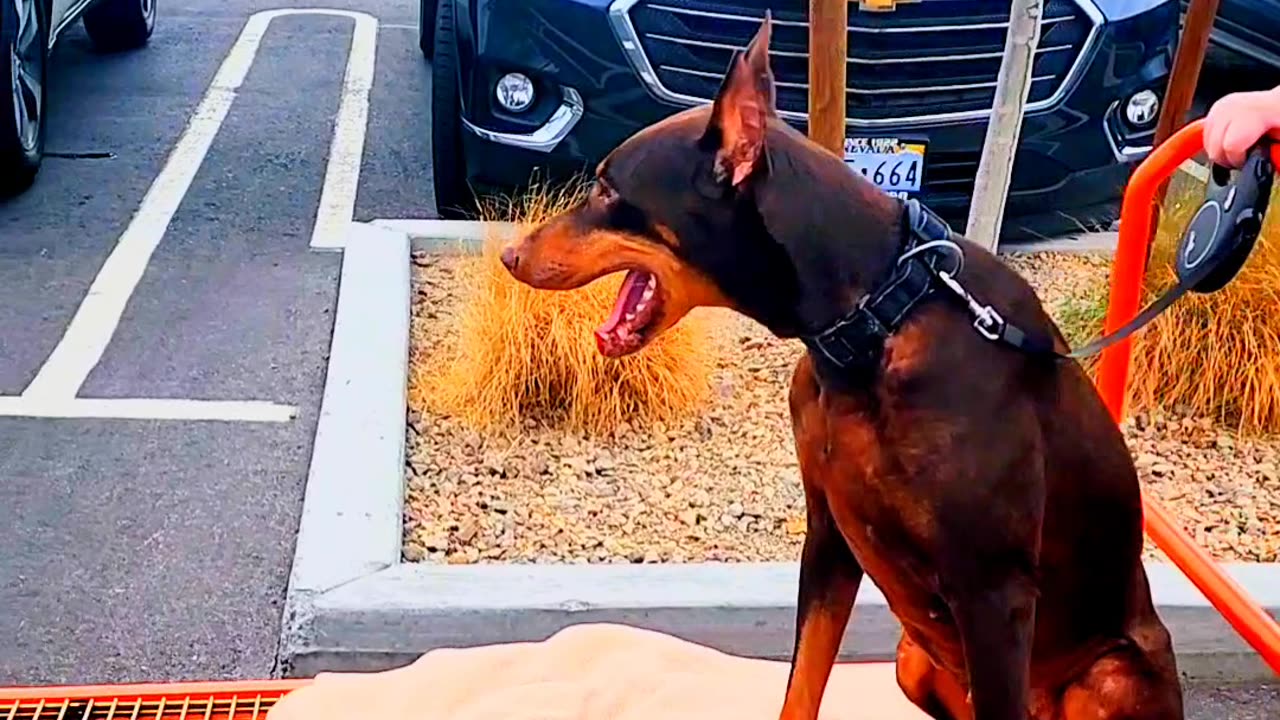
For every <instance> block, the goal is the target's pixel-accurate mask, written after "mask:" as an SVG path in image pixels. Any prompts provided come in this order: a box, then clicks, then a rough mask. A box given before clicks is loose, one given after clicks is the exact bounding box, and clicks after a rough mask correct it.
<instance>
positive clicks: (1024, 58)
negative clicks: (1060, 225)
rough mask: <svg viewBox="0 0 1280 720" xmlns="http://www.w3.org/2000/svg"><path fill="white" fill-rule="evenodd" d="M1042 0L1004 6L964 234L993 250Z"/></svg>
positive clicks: (1036, 41)
mask: <svg viewBox="0 0 1280 720" xmlns="http://www.w3.org/2000/svg"><path fill="white" fill-rule="evenodd" d="M1043 9H1044V5H1043V2H1042V0H1013V2H1012V4H1011V6H1010V8H1009V31H1008V34H1007V35H1006V36H1005V44H1004V58H1003V59H1002V60H1001V61H1000V73H999V75H997V76H996V96H995V101H994V102H993V103H992V107H991V120H990V121H989V122H988V123H987V137H986V140H985V141H984V142H983V144H982V159H981V160H980V161H979V163H978V174H977V177H975V178H974V186H973V199H972V201H971V202H970V204H969V223H968V226H967V228H966V230H965V236H966V237H968V238H969V239H970V240H972V241H974V242H976V243H978V244H980V245H983V246H985V247H986V248H987V249H988V250H990V251H991V252H995V251H996V247H997V246H998V245H999V243H1000V228H1001V226H1002V225H1003V224H1004V207H1005V202H1006V201H1007V200H1008V195H1009V183H1010V181H1011V179H1012V177H1013V159H1014V156H1015V154H1016V153H1017V150H1018V138H1019V136H1020V135H1021V133H1022V109H1023V107H1024V106H1025V105H1026V103H1027V95H1028V94H1029V93H1030V91H1031V78H1032V76H1033V72H1032V70H1033V66H1034V65H1035V59H1036V47H1037V46H1039V44H1040V18H1041V15H1042V14H1043V13H1042V11H1043Z"/></svg>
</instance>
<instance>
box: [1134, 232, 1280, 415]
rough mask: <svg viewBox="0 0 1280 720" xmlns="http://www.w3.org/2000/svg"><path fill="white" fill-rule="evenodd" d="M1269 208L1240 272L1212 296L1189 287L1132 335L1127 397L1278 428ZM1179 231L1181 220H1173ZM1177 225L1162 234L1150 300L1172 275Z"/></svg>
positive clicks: (1279, 244) (1275, 248) (1279, 264)
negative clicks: (1139, 332) (1267, 217)
mask: <svg viewBox="0 0 1280 720" xmlns="http://www.w3.org/2000/svg"><path fill="white" fill-rule="evenodd" d="M1277 220H1278V219H1277V218H1276V217H1275V215H1274V214H1273V215H1272V216H1271V217H1270V218H1269V219H1268V220H1267V223H1266V226H1265V227H1264V228H1263V232H1262V233H1261V235H1260V236H1259V238H1258V243H1257V246H1256V247H1255V248H1254V250H1253V254H1252V255H1251V256H1250V257H1249V260H1248V262H1246V263H1245V265H1244V267H1243V268H1241V270H1240V274H1239V275H1237V276H1236V278H1235V279H1234V280H1233V281H1232V282H1231V283H1230V284H1229V285H1227V286H1226V287H1224V288H1223V289H1222V290H1219V291H1218V292H1216V293H1213V294H1210V295H1199V294H1195V293H1189V294H1187V295H1186V296H1184V297H1183V298H1182V299H1181V300H1179V301H1178V302H1176V303H1174V305H1173V306H1172V307H1170V308H1169V310H1168V311H1166V312H1165V313H1164V315H1162V316H1161V317H1160V318H1159V319H1157V320H1156V321H1155V322H1153V323H1152V324H1151V326H1150V327H1149V328H1148V329H1147V330H1146V331H1145V332H1143V333H1141V334H1140V335H1139V336H1138V338H1137V340H1136V341H1135V342H1134V355H1133V380H1132V381H1131V383H1130V388H1131V390H1130V393H1131V403H1132V405H1133V408H1134V409H1135V410H1138V411H1141V410H1152V409H1156V408H1159V407H1167V408H1185V409H1187V410H1188V411H1190V412H1192V413H1194V414H1196V415H1202V416H1206V417H1212V418H1214V419H1216V420H1218V421H1220V422H1227V423H1231V424H1234V425H1236V426H1237V428H1238V429H1239V430H1241V431H1245V432H1276V431H1280V222H1277ZM1171 224H1172V225H1173V227H1174V228H1176V229H1178V230H1180V229H1181V228H1182V227H1184V226H1185V221H1184V222H1182V223H1176V224H1174V223H1171ZM1177 239H1178V235H1177V233H1175V232H1168V233H1161V237H1160V238H1159V241H1158V242H1157V243H1156V245H1155V248H1154V250H1153V252H1152V258H1151V267H1150V269H1149V271H1148V274H1147V280H1146V294H1147V296H1148V299H1152V298H1154V297H1156V294H1157V293H1158V292H1162V291H1163V290H1164V289H1165V288H1168V287H1171V286H1172V285H1173V284H1174V283H1176V282H1177V276H1176V275H1175V273H1174V270H1173V267H1174V253H1175V251H1176V247H1175V243H1176V242H1177Z"/></svg>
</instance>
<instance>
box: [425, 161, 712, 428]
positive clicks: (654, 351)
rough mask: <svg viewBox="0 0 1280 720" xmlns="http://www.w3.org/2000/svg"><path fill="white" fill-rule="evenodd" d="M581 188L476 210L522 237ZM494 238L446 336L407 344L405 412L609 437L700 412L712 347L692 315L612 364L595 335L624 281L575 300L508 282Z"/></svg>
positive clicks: (570, 294)
mask: <svg viewBox="0 0 1280 720" xmlns="http://www.w3.org/2000/svg"><path fill="white" fill-rule="evenodd" d="M581 192H582V188H581V186H580V185H575V186H569V187H564V188H562V189H559V190H551V189H547V188H540V187H535V189H534V190H533V191H532V192H530V193H527V194H524V195H522V196H521V197H519V198H517V199H515V200H514V201H512V200H508V201H505V202H502V203H492V204H490V205H489V206H488V207H486V208H482V218H483V219H485V220H490V221H492V220H495V219H498V218H509V219H512V220H514V221H515V222H516V223H517V225H518V226H521V227H531V226H533V225H535V224H537V223H539V222H541V221H542V220H543V219H545V218H547V217H549V216H551V215H553V214H554V213H556V212H557V211H558V210H560V209H562V208H564V207H566V206H568V205H569V204H571V203H572V202H573V201H574V200H576V199H577V198H579V197H580V193H581ZM501 245H502V239H501V238H499V237H498V236H497V233H492V234H491V235H490V237H488V238H486V241H485V244H484V249H483V252H482V253H481V256H480V257H479V258H477V259H474V260H472V261H470V262H466V263H464V264H462V271H461V273H460V275H459V276H458V277H457V281H458V283H459V286H460V290H459V295H460V297H461V301H460V307H459V308H458V310H457V313H456V316H455V320H454V322H455V323H456V326H455V328H454V330H455V332H452V333H450V334H449V336H448V337H446V338H426V339H424V340H422V341H419V342H418V343H416V344H417V345H418V346H419V347H422V348H431V346H433V345H434V346H435V347H434V348H431V349H430V350H427V351H424V354H425V355H426V356H425V357H422V358H420V361H418V362H416V363H414V365H415V374H414V376H413V377H411V378H410V406H411V407H416V408H426V409H429V410H431V411H434V412H437V413H441V414H446V415H451V416H453V417H457V418H459V419H460V420H462V421H463V422H465V423H466V424H468V425H470V426H472V427H473V428H475V429H477V430H493V429H501V428H518V427H520V426H521V424H522V423H524V422H525V421H534V422H539V423H546V424H550V425H556V426H562V427H567V428H569V429H572V430H575V431H583V432H587V433H591V434H607V433H611V432H614V431H615V430H617V429H619V428H621V427H623V425H624V423H627V424H629V425H631V426H635V425H637V424H650V423H655V422H661V423H667V422H670V421H674V420H676V419H677V418H679V417H683V416H686V415H687V414H688V413H690V412H693V411H695V410H697V409H700V408H701V407H703V405H704V403H705V402H706V400H707V399H708V397H709V395H710V386H711V383H710V381H711V373H712V371H713V368H714V347H713V344H712V338H711V332H710V327H709V326H708V325H707V322H706V319H705V318H704V317H702V316H700V315H699V314H698V313H697V312H695V313H693V314H691V315H690V316H688V317H686V318H684V319H683V320H682V321H681V322H680V323H678V324H677V325H676V326H675V327H674V328H671V329H670V330H668V331H667V332H665V333H663V334H662V335H661V336H659V337H658V338H656V339H655V340H654V341H653V342H652V343H651V344H650V345H649V346H648V347H646V348H644V349H643V350H642V351H640V352H638V353H636V354H634V355H631V356H628V357H625V358H621V359H616V360H615V359H609V358H605V357H603V356H601V355H600V353H599V352H598V351H597V349H596V345H595V338H594V335H593V333H594V331H595V329H596V327H597V326H598V325H599V324H600V323H601V322H602V321H603V320H604V319H605V318H606V317H608V315H609V312H610V310H611V309H612V307H613V303H614V301H615V299H616V298H617V294H618V290H619V288H620V286H621V280H622V275H621V274H616V275H612V276H608V277H605V278H601V279H600V280H597V281H596V282H593V283H591V284H590V285H588V286H586V287H584V288H580V289H578V290H573V291H546V290H535V289H532V288H530V287H528V286H526V285H523V284H521V283H518V282H516V281H515V280H514V279H513V278H512V277H511V276H510V275H509V274H508V273H507V271H506V269H505V268H504V267H503V266H502V263H501V261H500V260H499V258H498V253H499V251H500V249H501Z"/></svg>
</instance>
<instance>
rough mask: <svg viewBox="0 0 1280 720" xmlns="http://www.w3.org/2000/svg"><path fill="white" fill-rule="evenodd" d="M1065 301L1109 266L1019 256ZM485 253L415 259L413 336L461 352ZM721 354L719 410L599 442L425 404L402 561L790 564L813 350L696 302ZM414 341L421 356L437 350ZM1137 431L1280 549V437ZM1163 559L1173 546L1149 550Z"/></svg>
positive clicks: (1026, 270)
mask: <svg viewBox="0 0 1280 720" xmlns="http://www.w3.org/2000/svg"><path fill="white" fill-rule="evenodd" d="M1007 261H1008V262H1009V263H1010V264H1011V265H1013V266H1014V267H1016V268H1017V269H1018V270H1019V272H1021V273H1023V274H1024V276H1026V277H1027V278H1028V280H1030V281H1031V282H1032V283H1033V284H1034V285H1035V286H1036V287H1037V289H1038V290H1039V292H1040V293H1041V297H1042V298H1044V300H1045V302H1046V305H1047V306H1048V307H1050V308H1054V307H1056V304H1057V303H1058V302H1060V301H1062V299H1064V298H1069V297H1073V296H1078V295H1079V294H1081V293H1084V292H1086V291H1087V290H1088V289H1089V288H1090V287H1093V286H1095V285H1096V284H1097V283H1099V282H1102V281H1103V280H1104V279H1105V276H1106V268H1107V261H1106V258H1104V257H1096V256H1094V257H1091V256H1080V255H1066V254H1039V255H1033V256H1011V257H1009V258H1007ZM464 262H475V260H474V259H470V258H463V257H444V256H422V255H419V256H415V267H414V272H415V286H416V292H415V294H414V298H415V302H414V309H413V310H414V312H413V322H414V324H415V333H414V335H415V336H416V337H423V338H430V339H431V342H432V344H433V346H434V345H435V343H441V344H445V345H447V343H448V342H449V339H450V337H451V335H452V334H453V332H454V331H453V329H452V317H453V316H452V308H454V307H456V303H457V297H456V295H455V293H454V288H455V287H456V285H455V284H453V283H450V282H449V280H450V277H451V275H452V274H453V272H454V269H455V268H456V267H457V263H464ZM696 312H700V313H707V314H708V315H709V316H710V317H711V318H713V319H714V321H715V325H716V333H717V337H716V342H717V344H718V345H719V348H720V352H719V353H718V357H719V359H718V361H717V367H716V370H715V373H714V375H713V380H712V383H713V390H714V392H713V393H712V401H711V404H710V406H709V407H708V408H707V410H706V412H705V413H703V414H702V415H701V416H699V417H695V418H692V419H690V420H688V421H685V422H682V423H680V424H678V425H675V426H672V427H660V426H659V427H646V428H640V427H636V428H624V429H623V430H622V431H620V432H618V433H616V434H615V435H614V436H612V437H603V438H588V437H584V436H582V435H577V434H571V433H567V432H564V431H560V430H557V429H554V428H548V427H543V426H539V425H537V424H535V423H532V422H527V423H526V425H525V427H524V428H522V429H521V431H520V432H518V433H510V434H502V435H500V434H496V433H491V434H484V435H482V434H479V433H476V432H473V431H471V430H469V429H467V428H466V427H464V426H462V425H461V423H459V422H458V421H456V420H454V419H453V418H450V417H444V416H439V415H436V414H434V413H431V412H429V411H424V410H423V409H421V408H410V411H409V419H410V427H409V430H408V437H407V441H408V447H407V463H406V464H407V468H406V475H407V482H408V496H407V501H406V508H405V557H406V559H408V560H410V561H422V562H435V563H478V562H574V563H585V562H636V563H638V562H648V563H655V562H697V561H706V560H721V561H742V562H745V561H778V560H784V561H793V560H796V559H797V558H798V557H799V551H800V544H801V541H802V539H803V533H804V509H803V508H804V499H803V491H802V489H801V486H800V479H799V474H798V471H797V468H796V460H795V455H794V450H793V447H794V446H793V441H792V437H791V428H790V420H789V416H788V411H787V401H786V391H787V385H788V382H789V380H790V374H791V369H792V367H793V365H794V363H795V361H796V359H797V357H798V356H799V355H800V353H801V352H803V349H802V346H801V345H800V344H799V343H798V342H795V341H781V340H778V339H776V338H773V337H772V336H770V335H769V334H768V333H767V332H765V331H764V330H763V329H762V328H761V327H760V326H758V325H757V324H755V323H754V322H752V321H749V320H746V319H744V318H742V317H740V316H737V315H735V314H733V313H731V312H728V311H723V310H707V309H703V310H698V311H696ZM431 351H432V350H431V348H430V347H423V348H415V350H414V352H415V353H416V354H422V353H429V352H431ZM1125 432H1126V435H1127V438H1128V441H1129V443H1130V447H1131V448H1132V450H1133V452H1134V456H1135V459H1136V463H1137V465H1138V468H1139V472H1140V474H1141V476H1142V479H1143V481H1144V483H1145V487H1146V488H1147V490H1148V491H1149V492H1150V493H1152V495H1153V496H1154V497H1156V498H1158V499H1159V500H1160V501H1161V502H1162V503H1163V504H1164V505H1165V506H1166V507H1167V508H1168V509H1170V510H1171V511H1172V512H1173V513H1174V514H1175V515H1176V516H1177V517H1178V518H1179V519H1180V520H1181V521H1182V523H1183V525H1184V526H1185V527H1186V528H1187V529H1188V530H1189V531H1190V532H1191V533H1192V534H1193V535H1195V537H1196V538H1197V539H1198V540H1199V542H1200V543H1201V544H1202V545H1203V546H1204V547H1206V548H1207V549H1208V550H1209V551H1210V552H1211V554H1212V555H1213V556H1214V557H1216V558H1218V559H1220V560H1244V561H1256V562H1274V561H1276V560H1277V555H1280V474H1278V472H1277V468H1278V467H1280V440H1276V439H1266V438H1264V439H1242V438H1239V437H1237V436H1236V435H1235V434H1234V433H1231V432H1229V431H1227V430H1225V429H1222V428H1220V427H1218V426H1216V425H1214V424H1213V423H1211V422H1209V421H1206V420H1202V419H1197V418H1190V417H1180V416H1177V415H1173V414H1170V415H1163V416H1140V417H1135V418H1133V419H1132V420H1130V421H1129V422H1128V423H1127V424H1126V428H1125ZM1147 554H1148V556H1150V557H1158V556H1159V553H1158V551H1157V550H1156V549H1155V548H1154V547H1151V546H1150V545H1149V546H1148V548H1147Z"/></svg>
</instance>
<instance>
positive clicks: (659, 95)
mask: <svg viewBox="0 0 1280 720" xmlns="http://www.w3.org/2000/svg"><path fill="white" fill-rule="evenodd" d="M451 1H454V2H456V3H457V4H458V5H457V9H458V16H459V17H463V18H466V17H470V18H473V20H472V21H471V22H460V23H459V29H458V33H459V37H458V42H459V48H460V53H459V55H460V61H461V62H460V66H461V68H460V74H461V87H462V91H461V92H462V98H461V101H462V106H463V116H464V124H465V126H466V128H467V130H468V132H466V133H465V134H464V139H463V144H464V154H465V158H466V166H467V174H468V179H469V180H470V181H471V182H472V184H473V185H476V186H479V187H482V188H493V189H503V190H506V189H510V188H512V187H518V186H523V185H526V184H528V183H530V182H531V181H535V180H538V179H552V180H555V179H560V178H565V177H568V176H570V175H572V174H574V173H577V172H581V171H583V170H588V171H589V170H590V169H591V168H592V167H594V165H595V164H596V163H597V162H598V161H599V160H600V159H601V158H602V157H604V155H605V154H606V153H608V152H609V151H610V150H611V149H612V148H613V147H615V146H616V145H617V144H618V143H620V142H621V141H622V140H624V139H625V138H626V137H628V136H629V135H631V134H632V133H634V132H635V131H637V130H639V129H640V128H642V127H644V126H646V125H649V124H651V123H653V122H655V121H657V120H659V119H661V118H663V117H666V116H667V115H670V114H671V113H673V112H676V111H678V110H680V109H682V108H684V107H687V106H688V105H689V104H691V103H692V102H694V101H693V100H690V99H687V98H685V97H681V96H680V94H679V93H676V92H672V91H670V90H669V88H666V87H665V86H664V85H662V84H661V83H655V82H654V76H653V74H652V73H653V71H652V69H651V67H649V66H647V65H646V63H645V58H644V57H643V56H641V57H640V58H639V59H637V52H636V46H635V43H634V38H633V37H632V36H629V35H628V34H627V33H626V32H625V31H620V28H622V27H623V26H624V25H625V23H621V22H620V16H619V13H625V12H626V9H627V7H628V6H629V5H630V4H632V3H631V0H615V1H614V2H612V3H611V2H610V0H451ZM1122 4H1126V5H1128V6H1134V5H1135V4H1141V2H1138V3H1135V2H1134V1H1133V0H1126V1H1125V3H1122ZM1081 7H1082V8H1084V9H1086V10H1087V11H1088V13H1089V15H1090V17H1091V19H1092V20H1093V22H1094V23H1095V25H1094V27H1095V30H1094V31H1093V32H1092V34H1091V38H1090V39H1089V40H1088V42H1087V44H1086V45H1085V46H1084V48H1083V50H1082V51H1081V52H1080V53H1079V56H1078V58H1077V59H1076V60H1075V61H1074V63H1073V66H1072V72H1071V73H1069V75H1068V77H1067V79H1066V80H1065V81H1064V82H1063V83H1062V85H1061V87H1060V88H1059V89H1058V91H1057V92H1055V93H1053V94H1052V96H1051V97H1048V98H1043V99H1042V101H1040V102H1037V103H1035V105H1036V106H1037V107H1036V109H1034V110H1033V111H1031V112H1030V113H1028V115H1027V116H1026V119H1025V122H1024V124H1023V128H1022V132H1021V143H1020V146H1019V152H1018V156H1017V160H1016V162H1015V166H1014V171H1013V179H1012V186H1011V197H1010V201H1009V205H1008V211H1007V214H1006V218H1007V219H1006V227H1007V228H1008V229H1009V230H1010V231H1012V232H1013V233H1015V234H1019V232H1018V231H1019V230H1026V231H1028V232H1030V233H1032V234H1034V233H1037V232H1040V231H1041V230H1042V229H1046V230H1051V231H1052V229H1054V228H1057V227H1060V226H1063V225H1066V226H1070V225H1071V224H1072V222H1073V221H1072V220H1069V219H1068V218H1074V219H1075V220H1078V221H1080V222H1085V223H1090V222H1093V221H1101V222H1103V223H1105V222H1107V221H1109V220H1110V218H1111V217H1113V216H1114V209H1115V204H1116V201H1117V199H1118V198H1119V197H1120V195H1121V193H1122V190H1123V186H1124V183H1125V181H1126V180H1127V178H1128V175H1129V172H1130V170H1131V168H1132V165H1133V164H1134V163H1135V162H1137V161H1138V160H1140V159H1141V158H1142V157H1144V156H1145V154H1146V153H1147V152H1148V151H1149V149H1150V147H1149V146H1150V143H1151V135H1152V129H1151V127H1147V128H1145V129H1136V130H1135V129H1133V128H1130V127H1129V126H1128V125H1127V123H1126V122H1125V121H1124V120H1123V118H1122V114H1123V111H1122V108H1123V103H1124V102H1126V101H1127V99H1128V98H1129V97H1130V96H1132V95H1133V94H1135V93H1137V92H1139V91H1142V90H1148V89H1149V90H1152V91H1154V92H1156V93H1157V94H1160V93H1162V91H1163V88H1164V84H1165V81H1166V78H1167V75H1168V72H1169V67H1170V64H1171V60H1172V54H1173V47H1174V42H1175V38H1176V30H1177V21H1178V9H1179V6H1178V3H1177V2H1175V1H1170V2H1146V3H1145V5H1143V7H1142V9H1141V10H1140V11H1138V12H1131V13H1129V14H1127V15H1126V16H1125V17H1122V18H1114V19H1109V18H1106V17H1105V16H1104V15H1103V14H1102V13H1101V12H1100V11H1098V10H1097V9H1096V8H1094V7H1093V6H1092V5H1091V4H1088V0H1084V2H1082V4H1081ZM611 11H612V18H611ZM775 17H776V15H775ZM628 51H629V52H630V56H629V55H628ZM512 71H518V72H521V73H524V74H525V75H527V76H529V77H530V78H532V79H533V80H534V82H535V85H536V88H537V90H538V93H537V95H538V97H539V98H540V99H539V100H537V101H536V102H535V103H534V107H533V108H532V109H530V110H529V111H526V112H525V113H522V114H521V115H520V116H514V115H512V114H510V113H505V112H504V111H502V110H501V109H500V108H499V107H498V106H497V104H496V103H495V102H494V100H493V97H494V95H493V87H494V83H495V82H496V80H497V78H499V77H500V76H501V75H502V74H504V73H507V72H512ZM644 74H649V75H648V78H647V81H646V79H642V75H644ZM851 74H852V73H851ZM1033 99H1034V98H1033ZM987 114H988V113H987V112H985V111H979V112H965V113H954V112H953V113H943V114H936V115H933V116H928V115H925V116H920V115H917V116H915V117H912V118H910V119H906V120H904V119H902V118H893V117H889V118H868V117H860V116H857V115H855V114H853V113H850V118H849V135H850V136H857V137H885V136H892V137H898V138H901V139H904V140H923V141H925V142H927V147H928V150H927V154H926V160H925V172H924V179H923V187H922V189H921V192H920V193H919V197H921V199H922V200H923V201H924V202H925V203H927V204H928V205H930V207H933V208H935V209H936V210H938V211H939V212H940V213H941V214H943V215H944V216H945V217H947V218H948V219H949V220H951V221H952V222H953V223H957V224H959V225H960V226H962V225H963V223H964V222H965V219H966V214H967V207H968V204H969V201H970V198H971V196H972V193H973V182H974V175H975V174H976V172H977V166H978V161H979V157H980V152H981V148H982V144H983V141H984V138H985V133H986V126H987V120H986V116H987ZM787 120H788V122H790V123H792V124H793V125H794V126H795V127H797V128H799V129H800V130H802V131H803V130H805V129H806V121H805V119H804V115H803V113H802V112H790V113H787ZM1046 223H1047V224H1046Z"/></svg>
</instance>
